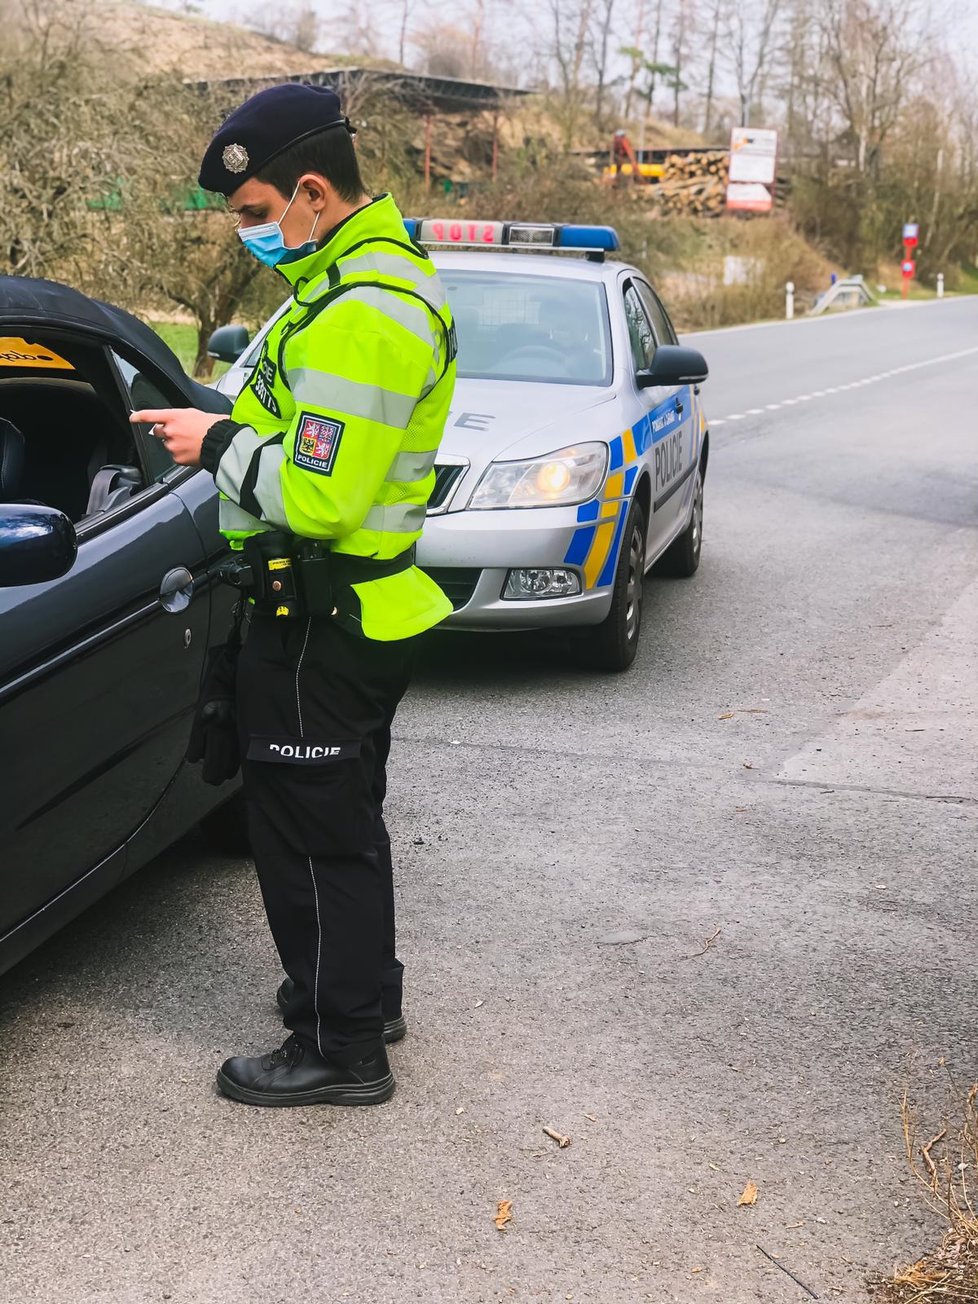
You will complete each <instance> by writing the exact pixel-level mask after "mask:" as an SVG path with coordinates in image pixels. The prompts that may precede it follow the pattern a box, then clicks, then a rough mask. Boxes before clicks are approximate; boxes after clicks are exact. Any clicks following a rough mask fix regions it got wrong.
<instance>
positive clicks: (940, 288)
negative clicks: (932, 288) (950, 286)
mask: <svg viewBox="0 0 978 1304" xmlns="http://www.w3.org/2000/svg"><path fill="white" fill-rule="evenodd" d="M937 297H938V298H939V299H943V298H944V273H943V272H938V273H937Z"/></svg>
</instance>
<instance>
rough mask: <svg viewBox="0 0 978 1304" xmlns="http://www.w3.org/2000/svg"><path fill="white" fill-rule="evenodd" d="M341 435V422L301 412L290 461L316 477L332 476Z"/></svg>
mask: <svg viewBox="0 0 978 1304" xmlns="http://www.w3.org/2000/svg"><path fill="white" fill-rule="evenodd" d="M342 434H343V422H342V421H330V420H329V418H328V417H317V416H313V414H312V413H311V412H303V414H302V416H301V417H300V419H299V428H298V429H297V430H296V432H295V453H294V455H293V458H292V461H293V462H294V463H295V465H296V466H301V467H303V468H304V469H305V470H306V471H315V472H316V473H317V475H332V473H333V463H334V462H335V461H336V450H337V449H338V448H339V446H340V436H341V435H342Z"/></svg>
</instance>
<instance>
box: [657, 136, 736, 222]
mask: <svg viewBox="0 0 978 1304" xmlns="http://www.w3.org/2000/svg"><path fill="white" fill-rule="evenodd" d="M663 168H664V171H663V174H662V178H661V179H660V181H659V184H658V185H657V186H656V187H655V188H654V191H653V195H654V198H655V201H656V204H657V205H658V207H659V208H660V209H661V211H662V212H664V213H675V214H680V215H682V216H685V217H715V216H719V215H720V214H721V213H722V212H723V211H724V207H725V205H726V198H727V169H728V155H727V151H726V150H723V149H711V150H702V151H698V152H696V153H689V154H669V155H667V157H666V159H665V162H664V163H663Z"/></svg>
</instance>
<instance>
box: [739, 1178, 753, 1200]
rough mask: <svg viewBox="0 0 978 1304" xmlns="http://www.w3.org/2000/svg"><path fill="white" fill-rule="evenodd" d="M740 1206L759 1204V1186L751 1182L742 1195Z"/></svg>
mask: <svg viewBox="0 0 978 1304" xmlns="http://www.w3.org/2000/svg"><path fill="white" fill-rule="evenodd" d="M737 1203H738V1204H757V1186H756V1185H755V1183H754V1182H752V1181H749V1182H748V1183H747V1185H746V1186H745V1187H744V1189H743V1192H742V1193H741V1196H740V1199H739V1200H738V1201H737Z"/></svg>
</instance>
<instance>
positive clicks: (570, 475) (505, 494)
mask: <svg viewBox="0 0 978 1304" xmlns="http://www.w3.org/2000/svg"><path fill="white" fill-rule="evenodd" d="M607 469H608V445H607V444H575V445H574V446H573V447H572V448H561V449H559V450H558V451H557V452H556V453H547V455H546V456H545V457H534V458H531V459H529V460H527V461H525V462H493V463H492V465H491V466H489V467H487V468H486V471H485V473H484V475H483V477H482V479H481V480H480V481H479V483H478V485H477V486H476V490H475V493H474V494H473V495H472V501H471V502H470V503H469V506H470V507H475V508H487V507H568V506H571V505H573V504H574V503H586V502H587V501H588V499H589V498H593V497H594V495H595V494H596V493H597V492H598V490H599V489H600V487H601V484H602V482H603V481H604V477H605V473H606V471H607Z"/></svg>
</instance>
